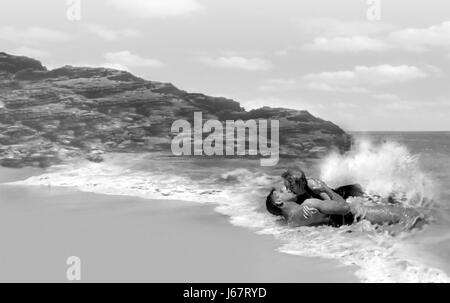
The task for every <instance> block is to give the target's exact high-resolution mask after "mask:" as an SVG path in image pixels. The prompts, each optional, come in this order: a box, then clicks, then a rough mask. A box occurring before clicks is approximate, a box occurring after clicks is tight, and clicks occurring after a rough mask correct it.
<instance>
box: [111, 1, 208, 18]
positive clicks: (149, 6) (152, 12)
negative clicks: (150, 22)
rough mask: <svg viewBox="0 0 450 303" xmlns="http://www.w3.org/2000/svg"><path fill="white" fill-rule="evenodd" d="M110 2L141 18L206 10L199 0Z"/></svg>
mask: <svg viewBox="0 0 450 303" xmlns="http://www.w3.org/2000/svg"><path fill="white" fill-rule="evenodd" d="M109 3H110V4H111V5H113V6H114V7H115V8H117V9H118V10H120V11H122V12H126V13H129V14H131V15H132V16H134V17H139V18H166V17H180V16H190V15H192V14H194V13H197V12H201V11H203V10H204V7H203V5H201V4H200V3H199V2H198V1H197V0H109Z"/></svg>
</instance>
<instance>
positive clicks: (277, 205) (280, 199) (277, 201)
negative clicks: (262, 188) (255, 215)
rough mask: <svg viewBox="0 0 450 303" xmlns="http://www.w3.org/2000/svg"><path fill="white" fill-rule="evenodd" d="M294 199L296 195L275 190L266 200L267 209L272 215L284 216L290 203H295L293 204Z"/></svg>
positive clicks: (282, 190)
mask: <svg viewBox="0 0 450 303" xmlns="http://www.w3.org/2000/svg"><path fill="white" fill-rule="evenodd" d="M294 199H295V195H293V194H292V193H290V192H287V191H286V190H284V189H276V188H273V189H272V190H271V191H270V194H269V195H268V196H267V198H266V208H267V210H268V211H269V212H270V213H271V214H272V215H275V216H282V215H283V212H282V210H283V208H285V207H286V206H287V205H288V204H289V202H291V203H295V202H293V201H294Z"/></svg>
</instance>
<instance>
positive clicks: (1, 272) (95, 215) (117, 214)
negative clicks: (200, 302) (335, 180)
mask: <svg viewBox="0 0 450 303" xmlns="http://www.w3.org/2000/svg"><path fill="white" fill-rule="evenodd" d="M1 172H2V173H1V176H2V177H1V181H2V182H6V181H12V180H19V179H22V178H24V177H25V176H27V175H30V174H38V173H39V172H40V171H39V170H11V169H2V170H1ZM0 239H1V243H2V244H1V246H2V249H1V253H0V281H1V282H66V281H67V280H66V269H67V265H66V259H67V258H68V257H69V256H72V255H75V256H78V257H79V258H80V259H81V268H82V282H234V283H239V282H357V281H358V280H357V279H356V277H355V276H354V275H353V273H352V272H353V270H354V268H351V267H342V266H339V265H338V263H337V262H336V261H332V260H327V259H322V258H303V257H298V256H292V255H287V254H283V253H280V252H277V251H276V249H277V247H279V244H280V243H279V242H277V241H276V240H275V239H274V238H273V237H272V236H265V235H257V234H255V233H253V232H252V231H251V230H247V229H244V228H239V227H234V226H232V225H231V224H230V223H229V222H228V218H227V217H226V216H223V215H221V214H218V213H217V212H215V211H214V206H212V205H201V204H195V203H189V202H184V201H170V200H163V201H162V200H147V199H138V198H134V197H124V196H109V195H99V194H92V193H84V192H79V191H77V190H75V189H68V188H56V187H52V188H49V187H25V186H10V185H0Z"/></svg>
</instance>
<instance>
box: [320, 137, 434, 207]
mask: <svg viewBox="0 0 450 303" xmlns="http://www.w3.org/2000/svg"><path fill="white" fill-rule="evenodd" d="M320 171H321V173H320V176H321V179H322V180H324V181H325V182H326V183H328V184H330V185H332V186H338V185H342V184H353V183H359V184H361V185H362V186H363V188H364V190H365V191H367V192H369V193H374V194H378V195H380V196H382V197H385V198H388V197H390V196H392V195H395V194H398V193H402V194H404V195H405V199H404V201H405V202H406V204H409V205H410V206H424V204H425V203H426V202H427V201H429V200H430V199H431V198H432V196H433V194H434V186H433V182H432V180H431V178H430V176H428V175H427V174H425V173H423V172H422V170H421V169H420V166H419V156H417V155H412V154H411V153H410V151H409V150H408V149H407V148H406V147H405V146H404V145H401V144H399V143H396V142H385V143H382V144H381V145H375V144H373V143H372V142H370V141H368V140H361V141H359V142H358V143H357V144H356V146H355V148H354V149H353V150H352V151H350V152H349V153H347V154H345V155H340V154H336V153H334V154H332V155H330V156H329V157H327V158H326V159H325V160H324V161H323V163H322V165H321V167H320Z"/></svg>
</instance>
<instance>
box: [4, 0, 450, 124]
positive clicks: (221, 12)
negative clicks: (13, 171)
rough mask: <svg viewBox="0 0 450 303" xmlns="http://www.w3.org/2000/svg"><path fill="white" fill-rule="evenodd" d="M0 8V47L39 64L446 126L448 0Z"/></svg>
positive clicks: (192, 1)
mask: <svg viewBox="0 0 450 303" xmlns="http://www.w3.org/2000/svg"><path fill="white" fill-rule="evenodd" d="M78 3H79V6H78ZM0 5H1V8H0V51H6V52H8V53H12V54H16V55H25V56H30V57H33V58H36V59H39V60H40V61H42V63H43V64H44V65H46V66H47V67H48V68H56V67H60V66H63V65H83V66H104V67H110V68H117V69H123V70H128V71H130V72H132V73H133V74H136V75H138V76H141V77H143V78H145V79H148V80H154V81H162V82H171V83H173V84H174V85H176V86H177V87H179V88H180V89H183V90H187V91H189V92H198V93H204V94H207V95H211V96H222V97H227V98H232V99H234V100H236V101H238V102H240V103H241V105H242V106H243V107H245V108H246V109H253V108H258V107H262V106H271V107H287V108H294V109H300V110H303V109H304V110H308V111H310V112H311V113H312V114H314V115H316V116H319V117H321V118H323V119H326V120H330V121H333V122H335V123H337V124H338V125H340V126H341V127H342V128H344V129H345V130H349V131H376V130H378V131H436V130H447V131H448V130H450V119H449V118H448V116H449V115H450V85H449V84H450V82H449V80H450V74H449V72H450V2H449V1H448V0H447V1H446V0H427V1H424V0H422V1H418V0H407V1H406V0H389V1H388V0H347V1H336V0H314V1H299V0H68V1H62V0H39V1H35V0H34V1H33V0H1V4H0ZM78 8H79V9H78Z"/></svg>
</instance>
